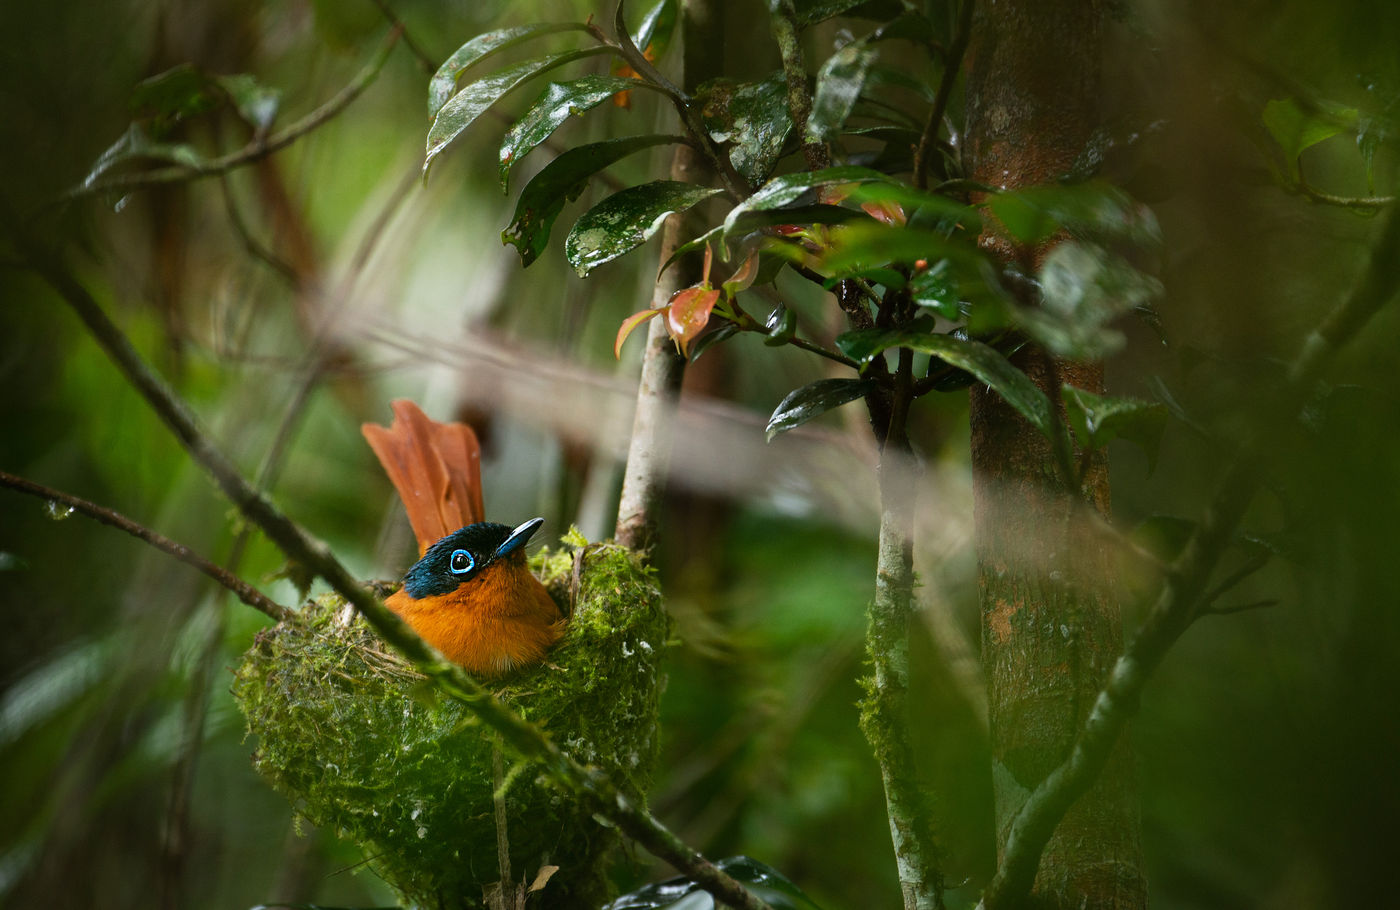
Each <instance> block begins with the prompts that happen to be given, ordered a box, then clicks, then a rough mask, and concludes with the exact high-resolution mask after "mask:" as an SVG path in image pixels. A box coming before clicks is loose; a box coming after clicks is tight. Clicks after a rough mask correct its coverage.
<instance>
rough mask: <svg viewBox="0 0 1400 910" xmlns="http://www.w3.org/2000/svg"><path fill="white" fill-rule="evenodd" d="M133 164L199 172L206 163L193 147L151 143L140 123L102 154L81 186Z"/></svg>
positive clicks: (90, 183) (88, 184) (132, 126)
mask: <svg viewBox="0 0 1400 910" xmlns="http://www.w3.org/2000/svg"><path fill="white" fill-rule="evenodd" d="M133 161H155V162H162V163H165V164H175V165H180V166H182V167H187V168H190V169H191V170H196V171H197V170H199V169H200V168H202V167H204V165H205V164H206V163H207V162H206V161H205V159H204V157H203V156H202V155H200V154H199V152H198V151H197V150H196V149H195V148H194V146H192V145H186V144H185V143H169V142H152V141H151V139H150V137H149V136H147V135H146V131H145V130H144V129H142V128H141V126H140V124H136V123H133V124H131V126H130V127H128V128H127V131H126V132H125V133H123V134H122V137H121V138H120V139H118V140H117V141H116V142H114V143H112V145H111V146H109V147H108V148H107V150H106V151H104V152H103V153H102V154H101V156H99V157H98V159H97V161H96V162H95V163H94V164H93V166H92V170H90V171H88V173H87V176H85V177H84V178H83V183H82V185H83V187H85V188H86V187H90V186H92V185H94V184H95V183H97V182H98V180H99V179H100V178H102V177H103V176H104V175H106V174H107V173H108V172H110V171H112V170H114V169H116V168H118V167H120V166H122V165H124V164H127V163H130V162H133Z"/></svg>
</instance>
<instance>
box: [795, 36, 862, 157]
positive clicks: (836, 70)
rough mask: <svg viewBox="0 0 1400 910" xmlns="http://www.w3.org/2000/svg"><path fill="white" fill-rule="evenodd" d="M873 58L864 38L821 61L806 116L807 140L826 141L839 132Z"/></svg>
mask: <svg viewBox="0 0 1400 910" xmlns="http://www.w3.org/2000/svg"><path fill="white" fill-rule="evenodd" d="M874 59H875V50H874V49H873V48H871V47H870V46H869V45H868V44H866V42H864V41H852V42H851V43H850V44H847V45H846V46H845V47H843V48H841V49H840V50H839V51H837V52H836V53H834V54H832V55H831V56H830V57H828V58H827V61H826V62H825V63H823V64H822V68H821V71H820V72H818V73H817V90H816V92H815V93H814V95H813V97H812V113H811V116H810V117H808V119H807V141H809V142H826V141H828V140H829V139H830V138H831V137H832V136H834V135H835V134H836V133H838V132H840V130H841V127H842V126H844V125H845V124H846V118H847V117H849V116H850V115H851V110H852V109H853V108H854V107H855V106H856V99H858V98H859V97H860V93H861V90H862V89H863V88H864V87H865V77H866V73H867V72H869V70H870V64H871V61H873V60H874Z"/></svg>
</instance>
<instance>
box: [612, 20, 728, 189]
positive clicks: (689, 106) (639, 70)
mask: <svg viewBox="0 0 1400 910" xmlns="http://www.w3.org/2000/svg"><path fill="white" fill-rule="evenodd" d="M613 26H614V31H615V32H616V33H617V40H616V41H609V40H608V38H607V36H606V35H604V34H603V32H602V30H601V29H598V28H597V27H596V26H595V27H594V29H593V35H594V37H596V38H597V39H598V40H600V41H602V42H604V43H605V44H607V45H609V46H610V47H613V48H615V49H616V50H617V51H618V53H619V54H621V56H622V59H624V60H626V61H627V65H628V66H630V67H632V70H633V71H634V72H635V73H636V74H637V75H638V76H640V77H641V78H642V79H643V80H645V81H646V82H650V83H651V84H652V86H653V87H654V88H656V89H658V90H659V91H660V92H661V93H662V94H664V95H665V96H666V97H667V98H670V99H671V104H672V105H673V106H674V107H675V109H676V113H677V114H679V115H680V118H681V125H682V126H684V127H685V131H686V132H687V133H689V134H690V138H691V140H692V141H693V142H694V143H695V147H696V148H698V149H699V150H700V151H701V152H702V153H704V155H705V157H706V158H707V159H708V160H709V163H710V167H711V168H713V169H714V172H715V173H716V174H717V175H719V178H720V182H721V183H723V184H724V188H725V190H726V192H728V194H729V195H730V196H731V197H732V198H733V199H734V200H736V201H737V200H740V199H744V198H746V197H747V196H748V195H749V194H750V193H751V192H752V189H751V188H750V187H749V182H748V181H747V180H745V179H744V177H743V175H742V174H740V173H739V172H738V171H737V170H735V169H734V164H733V162H731V161H730V160H729V156H728V155H726V154H725V153H724V152H723V151H722V150H721V149H720V148H719V147H718V146H716V145H715V141H714V139H712V138H711V137H710V131H709V130H707V129H705V123H704V121H703V120H702V119H701V117H700V111H699V110H698V109H697V108H696V106H695V103H694V101H693V100H692V99H691V97H690V96H689V95H687V94H686V93H685V91H683V90H682V89H681V88H679V87H678V86H676V85H675V83H673V82H671V80H669V79H667V78H666V77H665V76H664V75H662V74H661V71H660V70H658V69H657V68H656V67H655V66H653V65H652V62H651V61H650V60H648V59H647V58H646V55H645V54H643V53H642V52H641V51H640V50H638V49H637V45H636V44H634V43H633V41H632V36H631V35H629V34H627V27H626V23H625V22H624V21H623V19H622V2H621V0H618V4H617V13H616V15H615V16H614V17H613ZM688 78H689V77H688V76H687V79H688Z"/></svg>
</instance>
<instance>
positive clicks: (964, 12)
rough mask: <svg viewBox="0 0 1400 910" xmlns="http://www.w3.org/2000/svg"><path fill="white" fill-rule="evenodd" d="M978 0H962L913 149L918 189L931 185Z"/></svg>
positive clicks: (915, 178)
mask: <svg viewBox="0 0 1400 910" xmlns="http://www.w3.org/2000/svg"><path fill="white" fill-rule="evenodd" d="M975 5H976V0H963V5H962V9H961V10H959V12H958V33H957V34H956V35H954V36H953V43H952V44H951V45H950V46H949V47H948V53H947V55H945V56H944V58H943V75H942V76H941V77H940V78H939V80H938V94H936V95H934V97H933V107H932V108H930V109H929V112H928V119H927V120H925V121H924V134H923V136H922V137H921V138H920V139H919V147H918V148H917V149H915V151H914V185H915V186H917V187H918V188H919V189H921V190H922V189H926V188H927V187H928V163H929V159H930V158H931V157H932V155H933V152H935V151H937V150H938V131H939V128H940V127H941V126H942V124H943V115H944V113H945V112H946V111H947V110H948V100H949V99H950V98H952V96H953V86H954V85H955V84H956V83H957V81H958V72H959V71H960V70H962V59H963V54H965V53H966V52H967V44H968V40H969V39H970V38H971V36H972V10H973V7H974V6H975Z"/></svg>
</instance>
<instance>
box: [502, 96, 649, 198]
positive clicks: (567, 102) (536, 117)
mask: <svg viewBox="0 0 1400 910" xmlns="http://www.w3.org/2000/svg"><path fill="white" fill-rule="evenodd" d="M646 84H647V83H644V82H640V81H638V80H636V79H627V78H624V77H622V76H584V77H583V78H582V79H573V80H571V81H568V82H551V83H550V84H549V87H548V88H546V89H545V90H544V93H543V94H542V95H540V97H539V100H537V101H536V102H535V103H534V105H532V106H531V108H530V109H529V110H528V111H526V112H525V114H524V116H522V117H521V118H520V119H519V120H517V121H516V122H515V124H514V125H513V126H512V127H511V128H510V129H509V130H507V131H506V135H505V138H504V139H503V140H502V141H501V189H503V190H504V189H506V188H507V187H508V185H509V180H510V170H511V168H512V167H514V166H515V163H516V162H517V161H519V160H520V159H521V158H524V157H525V156H526V155H528V154H529V153H530V151H531V150H532V149H534V148H535V147H536V146H537V145H539V144H540V143H541V142H544V141H545V140H546V139H548V138H549V136H550V134H551V133H553V132H554V131H555V130H556V129H558V128H559V127H560V125H561V124H563V122H564V121H565V120H567V119H569V115H571V114H582V113H583V112H585V111H587V110H590V109H592V108H594V107H596V106H598V105H599V104H601V103H603V102H604V101H606V100H608V99H609V98H611V97H612V96H613V95H615V94H617V93H618V92H622V91H626V90H628V89H631V88H636V87H637V86H639V85H646Z"/></svg>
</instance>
